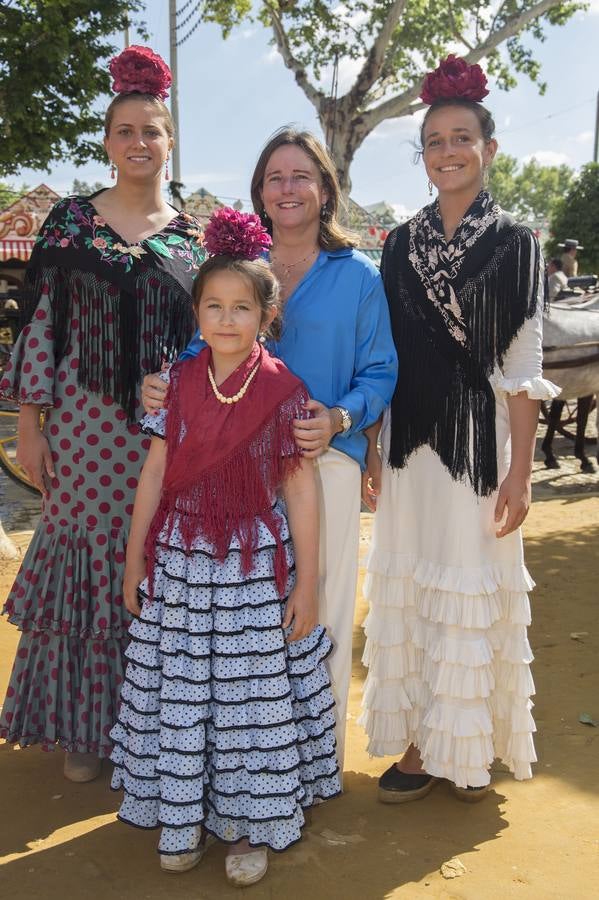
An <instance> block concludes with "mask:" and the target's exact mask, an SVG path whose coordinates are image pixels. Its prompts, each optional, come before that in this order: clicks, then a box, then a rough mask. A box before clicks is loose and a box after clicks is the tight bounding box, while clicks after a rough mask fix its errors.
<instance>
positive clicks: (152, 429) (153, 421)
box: [139, 366, 171, 438]
mask: <svg viewBox="0 0 599 900" xmlns="http://www.w3.org/2000/svg"><path fill="white" fill-rule="evenodd" d="M160 378H161V379H162V381H164V383H165V384H170V380H171V379H170V366H169V368H168V369H166V370H165V371H164V372H160ZM166 420H167V409H166V406H163V407H162V409H159V410H158V412H157V413H156V415H153V414H152V413H148V414H147V415H145V416H144V417H143V419H141V420H140V423H139V425H140V428H141V430H142V431H143V433H144V434H149V435H150V436H151V437H159V438H165V437H166Z"/></svg>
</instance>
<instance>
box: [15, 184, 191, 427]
mask: <svg viewBox="0 0 599 900" xmlns="http://www.w3.org/2000/svg"><path fill="white" fill-rule="evenodd" d="M95 196H97V195H96V194H94V195H92V196H91V197H89V198H87V197H67V198H66V199H65V200H61V201H59V202H58V203H57V204H56V205H55V206H54V207H53V209H52V210H51V211H50V214H49V216H48V218H47V219H46V221H45V222H44V224H43V226H42V228H41V231H40V233H39V235H38V237H37V240H36V243H35V246H34V249H33V253H32V255H31V259H30V262H29V265H28V267H27V273H26V278H25V286H24V300H23V303H22V307H21V311H22V325H23V326H24V325H26V324H27V323H28V322H29V321H30V320H31V318H32V316H33V314H34V312H35V309H36V307H37V304H38V302H39V299H40V296H41V294H42V293H47V294H48V295H49V299H50V305H51V308H52V318H53V331H54V352H55V357H56V363H57V364H58V363H59V362H60V360H61V358H62V357H63V356H64V354H65V351H66V349H67V346H68V344H69V343H70V342H71V341H72V340H74V339H75V336H74V334H75V331H77V334H78V341H79V368H78V372H77V380H78V383H79V384H80V385H81V386H83V387H87V388H89V390H91V391H96V392H98V393H104V394H109V395H111V396H112V397H114V399H115V400H116V401H117V402H118V403H119V404H120V405H121V406H122V407H123V409H124V410H125V411H126V412H127V415H128V419H129V421H131V422H132V421H134V419H135V407H136V395H137V387H138V385H139V383H140V380H141V378H142V376H143V374H145V373H147V372H154V371H156V370H157V369H159V368H160V365H161V363H162V362H163V361H164V360H167V361H172V360H173V359H174V358H175V357H176V355H177V353H179V352H180V351H181V350H182V349H183V348H184V347H185V346H186V345H187V342H188V341H189V339H190V337H191V335H192V334H193V329H194V317H193V311H192V307H191V299H190V293H191V286H192V282H193V278H194V277H195V274H196V272H197V269H198V267H199V265H200V264H201V262H202V260H203V258H204V251H203V249H202V246H201V232H200V230H199V225H198V223H197V221H196V220H195V219H194V218H193V217H192V216H188V215H187V214H186V213H177V212H176V210H174V209H173V218H172V219H171V221H170V222H169V223H168V224H167V225H166V226H165V227H164V228H163V229H162V230H161V231H160V232H158V233H156V234H154V235H152V236H150V237H148V238H146V239H144V240H143V241H140V242H139V243H135V244H127V243H125V242H124V241H123V240H122V238H121V237H120V236H119V235H118V234H117V233H116V232H115V231H113V229H112V228H111V227H110V226H109V225H108V224H107V223H106V222H105V220H104V219H103V218H102V216H100V215H98V213H97V211H96V209H95V207H94V205H93V199H94V197H95ZM75 322H76V325H77V327H76V328H75V327H74V323H75ZM108 349H110V356H111V357H112V358H113V359H114V364H113V365H110V364H109V362H108V354H107V352H106V351H107V350H108Z"/></svg>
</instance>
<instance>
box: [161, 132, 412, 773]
mask: <svg viewBox="0 0 599 900" xmlns="http://www.w3.org/2000/svg"><path fill="white" fill-rule="evenodd" d="M252 201H253V204H254V209H255V211H256V212H257V213H258V214H259V215H261V216H262V219H263V222H264V223H265V224H266V225H267V227H268V228H269V231H270V232H271V234H272V238H273V247H272V251H271V254H270V262H271V266H272V268H273V271H274V272H275V274H276V276H277V278H278V280H279V282H280V284H281V300H282V305H283V314H282V322H283V324H282V333H281V335H280V337H279V338H278V339H277V340H273V341H271V342H269V344H268V345H267V346H268V349H269V350H270V351H271V352H272V353H273V354H274V355H276V356H278V357H280V358H281V359H282V360H283V361H284V362H285V364H286V365H287V366H288V368H289V369H290V370H291V371H292V372H293V373H294V374H295V375H297V376H298V377H299V378H301V379H302V381H303V382H304V383H305V384H306V386H307V388H308V390H309V392H310V396H311V397H312V398H313V399H312V400H310V402H309V404H308V407H307V408H308V409H310V411H311V413H312V418H310V419H307V420H301V421H299V420H298V421H297V422H296V440H297V443H298V445H299V446H300V447H301V448H302V449H303V450H304V455H305V456H306V457H312V458H313V459H314V460H315V466H316V474H317V479H318V483H319V491H320V511H321V515H320V518H321V523H320V571H321V579H320V598H319V603H320V609H319V619H320V621H321V622H322V623H323V624H324V625H326V626H327V628H328V630H329V634H330V635H331V637H332V639H333V643H334V645H335V650H334V652H333V654H332V655H331V657H330V658H329V667H330V672H331V681H332V685H333V692H334V694H335V700H336V704H337V707H336V716H337V730H336V737H337V747H338V759H339V766H340V768H341V769H342V768H343V753H344V734H345V718H346V706H347V695H348V692H349V683H350V677H351V650H352V622H353V609H354V598H355V593H356V580H357V573H358V541H359V525H360V517H359V513H360V479H361V468H363V467H364V458H365V450H366V439H365V437H364V435H363V434H362V432H363V429H365V428H367V427H368V426H369V425H371V424H372V423H373V422H375V421H376V420H377V419H378V417H379V416H380V414H381V413H382V411H383V409H384V408H385V407H386V406H387V405H388V403H389V402H390V400H391V397H392V395H393V390H394V387H395V382H396V378H397V357H396V353H395V347H394V344H393V341H392V338H391V331H390V325H389V314H388V310H387V301H386V299H385V294H384V291H383V287H382V283H381V279H380V276H379V273H378V271H377V269H376V268H375V266H374V265H373V264H372V263H371V262H370V260H368V259H367V258H366V257H365V256H364V255H363V254H361V253H359V252H358V251H357V250H355V249H354V246H355V243H354V239H353V237H352V235H350V234H348V233H347V232H346V231H344V230H343V228H342V227H341V226H340V224H339V222H338V221H337V213H338V209H339V203H340V190H339V183H338V181H337V175H336V172H335V168H334V165H333V162H332V160H331V158H330V157H329V155H328V153H327V151H326V150H325V148H324V147H323V146H322V144H320V142H319V141H318V140H317V139H316V138H315V137H314V136H313V135H311V134H310V133H309V132H305V131H297V130H295V129H292V128H283V129H282V130H280V131H279V132H277V133H276V134H275V135H274V136H273V137H272V138H271V140H270V141H269V142H268V144H267V145H266V147H265V148H264V150H263V151H262V153H261V155H260V158H259V160H258V163H257V165H256V169H255V171H254V175H253V177H252ZM201 347H202V343H201V341H200V339H199V336H198V335H196V337H195V338H194V340H193V341H192V342H191V344H190V345H189V347H188V348H187V350H186V351H185V352H184V354H183V356H187V357H189V356H194V355H196V354H197V353H198V352H199V350H200V349H201ZM164 388H165V386H164V383H163V382H162V381H160V380H159V379H158V378H157V377H156V376H149V377H148V378H146V381H145V384H144V393H143V396H144V403H145V406H146V409H147V410H148V411H150V410H153V409H157V408H159V407H160V406H161V405H162V402H163V399H164Z"/></svg>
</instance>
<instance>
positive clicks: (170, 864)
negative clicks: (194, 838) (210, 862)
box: [160, 828, 216, 874]
mask: <svg viewBox="0 0 599 900" xmlns="http://www.w3.org/2000/svg"><path fill="white" fill-rule="evenodd" d="M198 837H199V838H200V840H199V843H198V845H197V847H196V848H195V849H194V850H190V851H189V852H188V853H161V854H160V868H161V869H162V871H163V872H174V873H175V874H177V873H178V872H189V870H190V869H194V868H195V867H196V866H197V864H198V863H199V861H200V860H201V858H202V857H203V855H204V853H205V852H206V850H207V849H208V847H209V846H210V844H214V842H215V840H216V839H215V838H214V837H212V835H211V834H208V835H205V836H204V840H201V829H199V828H198Z"/></svg>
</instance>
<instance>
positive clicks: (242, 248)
mask: <svg viewBox="0 0 599 900" xmlns="http://www.w3.org/2000/svg"><path fill="white" fill-rule="evenodd" d="M271 244H272V238H271V236H270V235H269V233H268V231H267V230H266V228H265V227H264V225H263V224H262V222H261V221H260V217H259V216H256V215H255V214H254V213H243V212H237V210H236V209H231V207H230V206H223V207H222V208H221V209H217V210H216V211H215V212H213V213H212V215H211V217H210V221H209V222H208V224H207V225H206V228H205V229H204V247H205V248H206V250H207V251H208V254H209V255H210V256H233V257H235V258H236V259H258V257H259V256H261V255H262V254H263V253H264V251H265V250H268V248H269V247H270V246H271Z"/></svg>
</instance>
